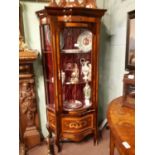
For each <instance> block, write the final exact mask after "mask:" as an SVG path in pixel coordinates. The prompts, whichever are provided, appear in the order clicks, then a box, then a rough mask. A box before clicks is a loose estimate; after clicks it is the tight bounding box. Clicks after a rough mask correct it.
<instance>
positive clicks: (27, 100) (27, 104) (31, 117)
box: [19, 80, 37, 127]
mask: <svg viewBox="0 0 155 155" xmlns="http://www.w3.org/2000/svg"><path fill="white" fill-rule="evenodd" d="M32 81H33V80H32ZM19 100H20V111H21V113H22V114H25V115H26V121H27V127H31V126H33V125H35V122H34V121H35V113H36V110H37V107H36V106H37V105H36V97H35V93H34V81H33V83H30V82H21V83H20V98H19Z"/></svg>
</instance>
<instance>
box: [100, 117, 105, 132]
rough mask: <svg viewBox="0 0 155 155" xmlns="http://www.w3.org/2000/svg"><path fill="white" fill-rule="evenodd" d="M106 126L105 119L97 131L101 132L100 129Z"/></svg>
mask: <svg viewBox="0 0 155 155" xmlns="http://www.w3.org/2000/svg"><path fill="white" fill-rule="evenodd" d="M106 124H107V118H105V119H104V120H103V121H102V123H101V125H100V126H99V130H102V129H103V128H104V127H105V126H106Z"/></svg>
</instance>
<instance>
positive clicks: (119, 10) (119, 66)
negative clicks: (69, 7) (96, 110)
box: [99, 0, 135, 118]
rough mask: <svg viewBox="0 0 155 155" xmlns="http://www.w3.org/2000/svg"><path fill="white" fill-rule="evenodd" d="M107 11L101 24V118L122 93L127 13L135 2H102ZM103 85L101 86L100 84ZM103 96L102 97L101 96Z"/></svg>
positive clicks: (114, 0) (127, 0)
mask: <svg viewBox="0 0 155 155" xmlns="http://www.w3.org/2000/svg"><path fill="white" fill-rule="evenodd" d="M103 7H104V8H105V9H107V12H106V14H105V16H104V17H103V21H104V24H102V42H104V43H102V45H101V52H103V54H102V56H101V57H102V58H101V61H103V63H102V67H103V68H102V67H100V68H101V69H100V72H101V74H103V75H100V76H101V78H100V79H101V80H100V85H102V87H103V88H102V90H101V91H100V96H99V99H100V102H102V108H103V113H102V116H103V118H105V117H106V110H107V105H108V103H109V102H110V101H111V100H113V99H114V98H116V97H118V96H121V95H122V91H123V83H122V80H123V74H124V72H125V53H126V28H127V12H128V11H131V10H134V9H135V0H104V2H103ZM100 63H101V62H100ZM102 83H103V84H102ZM101 94H103V95H101Z"/></svg>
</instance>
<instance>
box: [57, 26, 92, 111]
mask: <svg viewBox="0 0 155 155" xmlns="http://www.w3.org/2000/svg"><path fill="white" fill-rule="evenodd" d="M92 39H93V34H92V32H91V31H90V30H88V29H87V28H79V27H64V28H63V29H61V31H60V74H61V89H62V90H61V91H62V103H63V110H64V111H79V110H83V109H87V108H90V107H91V106H92V46H93V45H92Z"/></svg>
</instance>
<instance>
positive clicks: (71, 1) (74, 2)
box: [65, 0, 80, 7]
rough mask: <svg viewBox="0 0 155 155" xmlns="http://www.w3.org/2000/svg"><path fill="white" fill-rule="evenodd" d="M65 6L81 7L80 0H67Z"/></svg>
mask: <svg viewBox="0 0 155 155" xmlns="http://www.w3.org/2000/svg"><path fill="white" fill-rule="evenodd" d="M65 7H80V4H79V2H78V0H67V1H66V5H65Z"/></svg>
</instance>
